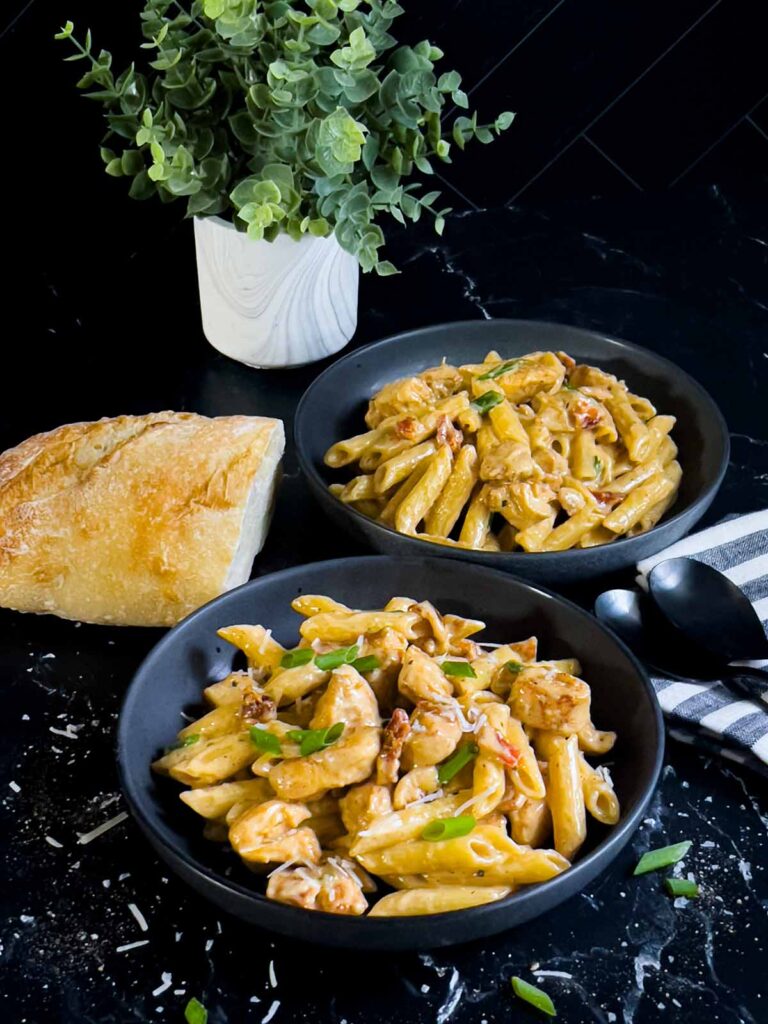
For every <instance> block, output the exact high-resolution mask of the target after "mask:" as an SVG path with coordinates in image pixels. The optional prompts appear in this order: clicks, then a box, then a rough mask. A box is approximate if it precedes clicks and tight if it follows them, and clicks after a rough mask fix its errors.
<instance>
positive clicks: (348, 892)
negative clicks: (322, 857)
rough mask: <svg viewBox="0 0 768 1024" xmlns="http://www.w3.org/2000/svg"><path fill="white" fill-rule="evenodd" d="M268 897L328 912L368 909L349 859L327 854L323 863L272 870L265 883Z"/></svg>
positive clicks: (361, 912) (362, 911)
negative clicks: (327, 856)
mask: <svg viewBox="0 0 768 1024" xmlns="http://www.w3.org/2000/svg"><path fill="white" fill-rule="evenodd" d="M358 870H361V869H358ZM267 898H268V899H271V900H277V902H278V903H287V904H288V905H289V906H292V907H303V908H304V909H305V910H324V911H326V912H327V913H329V914H352V915H359V914H364V913H365V911H366V910H367V909H368V901H367V900H366V898H365V896H364V895H363V890H362V885H361V883H360V880H359V878H358V876H357V874H355V872H354V871H353V870H352V862H351V861H345V860H342V859H341V858H337V857H329V858H328V859H327V860H326V861H324V862H323V863H322V864H317V865H312V866H306V867H291V868H287V869H286V870H285V871H278V872H273V874H272V875H271V876H270V879H269V882H268V883H267Z"/></svg>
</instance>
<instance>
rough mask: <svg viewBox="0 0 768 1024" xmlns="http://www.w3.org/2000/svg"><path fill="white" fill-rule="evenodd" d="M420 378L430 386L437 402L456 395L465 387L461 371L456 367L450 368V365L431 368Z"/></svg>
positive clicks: (443, 364)
mask: <svg viewBox="0 0 768 1024" xmlns="http://www.w3.org/2000/svg"><path fill="white" fill-rule="evenodd" d="M419 376H420V377H421V379H422V380H423V381H425V382H426V383H427V384H428V385H429V389H430V391H431V392H432V394H433V395H434V398H435V400H436V401H439V400H440V399H441V398H448V397H449V395H454V394H455V393H456V392H457V391H460V390H461V388H462V387H463V386H464V379H463V377H462V375H461V370H459V369H458V368H457V367H455V366H450V365H449V364H448V363H441V364H440V365H439V366H431V367H430V368H429V369H428V370H424V371H423V372H422V373H421V374H420V375H419Z"/></svg>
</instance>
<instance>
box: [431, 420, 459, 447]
mask: <svg viewBox="0 0 768 1024" xmlns="http://www.w3.org/2000/svg"><path fill="white" fill-rule="evenodd" d="M435 440H436V441H437V443H438V444H447V445H448V447H449V448H450V449H451V451H452V452H453V454H454V455H455V454H456V452H457V451H458V450H459V448H461V446H462V444H463V442H464V434H463V433H462V432H461V431H460V430H459V428H458V427H454V425H453V423H452V421H451V417H450V416H441V417H440V419H439V420H438V423H437V430H436V431H435Z"/></svg>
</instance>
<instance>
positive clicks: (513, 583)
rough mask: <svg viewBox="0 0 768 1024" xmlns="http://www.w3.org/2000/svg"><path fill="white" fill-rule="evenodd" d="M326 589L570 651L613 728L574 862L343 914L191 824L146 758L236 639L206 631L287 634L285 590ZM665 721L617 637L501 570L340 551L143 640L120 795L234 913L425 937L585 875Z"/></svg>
mask: <svg viewBox="0 0 768 1024" xmlns="http://www.w3.org/2000/svg"><path fill="white" fill-rule="evenodd" d="M301 593H305V594H307V593H309V594H312V593H314V594H318V593H326V594H329V595H330V596H332V597H334V598H336V599H337V600H339V601H342V602H344V603H345V604H348V605H350V606H351V607H355V608H380V607H382V606H383V604H384V603H385V602H386V601H387V600H389V598H390V597H392V596H394V595H407V596H409V597H413V598H415V599H416V600H429V601H432V602H433V603H434V604H435V605H436V607H437V608H438V609H440V611H442V612H453V613H455V614H457V615H465V616H471V617H472V618H480V619H483V620H484V621H485V622H486V623H487V629H486V630H485V631H484V632H483V634H481V635H480V637H479V639H482V640H488V641H491V642H502V641H508V640H510V639H517V638H521V637H526V636H530V635H531V634H534V635H536V636H538V638H539V643H540V651H541V654H542V656H544V657H551V658H563V657H573V656H575V657H577V658H579V660H580V661H581V662H582V667H583V675H584V678H585V679H586V680H587V681H588V682H589V684H590V686H591V688H592V709H593V715H594V721H595V724H596V725H597V726H598V727H599V728H605V729H613V730H615V731H616V733H617V734H618V740H617V742H616V746H615V748H614V749H613V750H612V751H611V756H610V760H611V774H612V776H613V781H614V785H615V787H616V793H617V795H618V797H619V801H620V803H621V820H620V821H619V823H618V824H617V825H616V826H615V827H614V828H605V827H603V826H601V825H599V824H597V822H590V826H589V834H588V837H587V843H586V844H585V846H584V847H583V849H582V850H581V851H580V853H579V856H578V858H577V859H576V862H575V863H574V865H573V867H572V868H570V869H569V870H568V871H565V872H564V873H563V874H561V875H558V876H557V877H556V878H553V879H551V880H550V881H548V882H544V883H543V884H541V885H531V886H525V887H523V888H521V889H520V890H519V891H518V892H515V893H513V894H512V895H511V896H508V897H507V898H506V899H504V900H499V901H498V902H496V903H488V904H486V905H485V906H480V907H472V908H470V909H468V910H456V911H453V912H450V913H446V914H430V915H426V916H424V917H400V918H396V917H392V918H385V917H379V918H367V917H346V916H343V915H337V914H326V913H321V912H318V911H311V910H303V909H301V908H299V907H290V906H286V905H284V904H282V903H275V902H274V901H272V900H268V899H267V898H266V897H265V896H263V895H262V893H261V891H260V890H261V889H263V882H261V883H260V882H259V881H258V880H257V878H256V877H255V876H254V875H253V874H251V873H250V872H248V871H247V870H246V869H245V868H244V867H243V866H242V864H240V863H239V861H238V860H237V858H235V857H234V855H233V854H231V853H228V852H227V850H226V849H225V848H224V847H222V846H221V845H220V844H218V843H212V842H209V841H208V840H205V839H203V838H202V836H201V834H200V833H201V827H200V820H199V819H197V818H196V817H195V815H194V814H193V813H192V812H191V811H190V810H189V809H188V808H187V807H185V806H184V805H183V804H182V802H181V801H180V800H179V795H178V794H179V791H180V787H179V786H178V785H177V784H176V783H172V782H169V780H166V779H159V778H158V777H157V776H154V775H153V773H152V772H151V771H150V767H149V765H150V762H151V761H152V760H153V759H154V758H155V757H156V756H157V754H158V752H159V751H160V750H162V749H163V747H164V746H165V744H167V743H168V742H170V741H171V740H172V739H173V737H174V736H175V735H176V732H177V730H178V729H179V727H180V726H181V725H182V724H183V720H182V718H181V712H182V711H183V710H187V711H192V712H193V713H194V712H195V711H197V710H198V709H199V704H200V699H201V692H202V689H203V687H205V686H207V685H208V684H209V683H211V682H214V681H215V680H217V679H221V678H222V677H223V676H225V675H226V674H227V673H228V672H229V671H230V669H231V667H232V662H233V658H234V656H235V651H234V648H232V647H230V646H229V645H228V644H225V643H223V642H222V641H221V640H220V639H219V637H218V636H217V635H216V630H217V629H218V628H219V627H220V626H223V625H228V624H230V623H233V622H259V623H262V624H264V625H266V626H270V627H272V628H273V630H274V635H275V636H276V637H277V639H278V640H280V641H282V642H283V643H284V644H288V645H291V644H293V643H295V641H296V637H297V635H298V627H299V624H300V622H301V617H300V616H299V615H297V614H296V613H295V612H294V611H292V609H291V607H290V602H291V601H292V600H293V598H294V597H296V596H297V595H298V594H301ZM663 751H664V727H663V724H662V720H661V712H660V711H659V706H658V702H657V701H656V698H655V696H654V693H653V690H652V688H651V684H650V681H649V680H648V677H647V676H646V674H645V672H644V671H643V669H642V668H641V667H640V665H639V664H638V662H637V661H636V660H635V658H634V657H633V656H632V655H631V654H630V653H629V651H628V650H627V648H626V647H624V646H623V644H621V643H620V641H618V640H617V639H616V638H615V637H614V636H613V635H612V634H610V633H609V632H608V631H607V630H606V629H605V628H604V627H603V626H602V625H601V624H600V623H599V622H598V621H597V619H595V618H593V617H592V616H591V615H588V614H587V613H586V612H585V611H583V610H582V609H581V608H577V607H576V605H573V604H571V603H570V602H569V601H565V600H564V599H563V598H560V597H557V596H556V595H555V594H551V593H549V592H547V591H545V590H542V589H540V588H538V587H535V586H532V585H531V584H528V583H524V582H523V581H522V580H518V579H515V578H514V577H513V576H507V575H505V574H504V573H500V572H493V571H491V570H488V569H481V568H479V567H478V566H474V565H464V564H462V563H460V562H453V561H449V560H448V559H436V558H418V559H416V558H403V559H397V560H395V559H392V558H375V557H373V558H371V557H368V558H342V559H338V560H336V561H332V562H316V563H315V564H314V565H305V566H299V567H297V568H295V569H287V570H286V571H285V572H279V573H275V574H274V575H272V576H264V577H262V578H261V579H257V580H253V581H252V582H251V583H246V584H245V585H244V586H242V587H238V589H237V590H231V591H230V592H229V593H228V594H224V595H223V596H222V597H218V598H216V600H215V601H211V603H210V604H207V605H205V606H204V607H203V608H200V609H199V610H198V611H196V612H194V613H193V614H192V615H190V616H189V617H188V618H187V619H185V620H184V621H183V622H181V623H180V624H179V625H178V626H176V628H175V629H172V630H171V632H170V633H168V634H167V635H166V636H165V637H163V639H162V640H161V641H160V643H159V644H158V645H157V646H156V647H155V648H154V650H153V651H152V652H151V653H150V655H149V656H148V658H147V659H146V661H145V662H144V664H143V665H142V666H141V668H140V669H139V671H138V673H137V674H136V677H135V679H134V680H133V682H132V683H131V686H130V689H129V690H128V693H127V695H126V698H125V703H124V704H123V708H122V711H121V713H120V723H119V726H118V765H119V769H120V779H121V783H122V787H123V792H124V793H125V797H126V800H127V801H128V806H129V807H130V809H131V811H132V813H133V814H134V816H135V818H136V820H137V822H138V824H139V825H140V827H141V828H142V830H143V831H144V832H145V833H146V835H147V838H148V839H149V841H150V842H151V843H152V845H153V846H154V848H155V849H156V850H157V852H158V854H159V855H160V856H161V857H162V858H163V860H165V861H166V862H167V863H168V864H169V865H170V867H171V868H172V869H173V870H174V871H175V872H176V873H177V874H178V875H179V876H180V877H181V878H183V879H184V880H185V881H186V882H187V883H188V884H189V885H191V886H192V888H194V889H196V890H197V892H198V893H200V895H201V896H204V897H206V898H207V899H209V900H211V901H212V902H213V903H215V904H216V905H217V906H219V907H221V908H222V909H223V910H226V911H228V912H229V913H232V914H235V915H236V916H237V917H240V918H242V919H243V920H245V921H247V922H249V923H251V924H257V925H261V926H263V927H265V928H269V929H272V930H273V931H276V932H280V933H282V934H283V935H288V936H291V937H293V938H298V939H306V940H308V941H311V942H317V943H322V944H323V945H326V946H342V947H347V948H353V949H429V948H430V947H433V946H449V945H453V944H455V943H458V942H467V941H468V940H470V939H477V938H481V937H483V936H488V935H493V934H495V933H496V932H500V931H502V930H504V929H506V928H510V927H512V926H513V925H517V924H521V923H522V922H524V921H528V920H530V919H531V918H532V917H536V916H537V915H539V914H542V913H544V912H545V911H547V910H550V909H551V908H552V907H555V906H556V905H557V904H558V903H561V902H562V901H563V900H565V899H567V898H568V897H569V896H573V895H574V894H575V893H577V892H579V890H581V889H582V888H583V887H584V886H585V885H588V884H589V882H591V881H592V879H594V878H595V877H596V875H598V874H599V873H600V872H601V871H603V870H604V869H605V868H606V867H607V866H608V864H610V862H611V861H612V860H613V859H614V857H616V855H617V854H618V853H619V851H620V850H621V848H622V847H623V846H624V844H625V843H626V842H627V841H628V840H629V838H630V836H631V835H632V833H633V831H634V830H635V829H636V828H637V826H638V824H639V823H640V821H641V820H642V818H643V816H644V814H645V810H646V807H647V805H648V802H649V800H650V798H651V795H652V793H653V790H654V787H655V785H656V782H657V779H658V776H659V771H660V769H661V763H662V755H663Z"/></svg>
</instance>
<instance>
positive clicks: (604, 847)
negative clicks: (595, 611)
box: [116, 555, 666, 942]
mask: <svg viewBox="0 0 768 1024" xmlns="http://www.w3.org/2000/svg"><path fill="white" fill-rule="evenodd" d="M425 561H426V562H432V563H435V564H436V566H439V567H440V570H441V571H444V570H445V562H446V560H445V559H444V558H431V559H429V558H427V559H425V558H423V557H414V556H408V557H405V558H400V557H398V558H395V557H392V556H390V555H350V556H346V557H342V558H332V559H326V560H320V561H317V562H308V563H305V564H303V565H295V566H291V567H289V568H287V569H282V570H280V571H278V572H274V573H267V574H265V575H264V576H258V577H256V578H255V579H252V580H249V581H248V582H247V583H243V584H242V585H241V586H239V587H235V588H233V589H232V590H229V591H227V592H226V593H224V594H221V595H219V596H218V597H215V598H213V600H211V601H208V602H207V603H206V604H204V605H202V606H201V607H200V608H197V609H196V610H195V611H193V612H192V613H191V614H189V615H187V616H186V617H185V618H184V619H182V620H181V621H180V622H178V623H177V624H176V625H175V626H174V627H173V628H172V629H170V630H169V631H168V632H167V633H166V634H165V635H164V636H163V637H162V638H161V639H160V640H159V641H158V643H156V644H155V645H154V647H153V648H152V649H151V650H150V651H149V653H148V654H147V655H146V657H145V658H144V659H143V660H142V662H141V664H140V665H139V667H138V669H137V670H136V672H135V673H134V675H133V677H132V679H131V682H130V683H129V685H128V688H127V690H126V692H125V695H124V697H123V701H122V703H121V706H120V714H119V718H118V723H117V730H116V737H117V752H116V760H117V769H118V778H119V782H120V788H121V790H122V793H123V796H124V797H125V800H126V803H127V804H128V808H129V810H130V811H131V814H132V815H133V817H134V819H135V820H136V821H137V823H138V824H139V826H140V828H141V830H142V831H143V832H144V833H145V834H146V835H147V836H148V837H149V838H150V840H151V842H152V844H153V845H155V846H156V848H157V847H162V849H163V850H165V851H166V852H167V853H168V855H169V857H170V859H171V861H181V862H182V863H183V864H184V866H185V869H186V870H187V871H191V872H192V873H194V874H195V875H196V876H197V877H202V878H204V879H205V880H206V882H208V883H209V884H211V885H213V886H215V887H216V888H218V890H219V891H221V892H226V893H228V894H229V895H230V896H235V897H236V898H238V899H241V900H245V901H247V902H250V903H251V905H253V906H255V907H260V906H264V905H268V906H269V908H270V911H271V912H275V913H281V914H282V916H283V919H284V920H290V919H291V918H294V919H295V920H297V921H298V920H299V919H301V920H306V919H307V918H306V915H307V914H311V915H312V918H311V920H312V921H315V922H318V926H319V925H320V923H322V922H326V923H328V924H331V923H333V922H335V924H336V925H337V927H339V926H341V927H344V926H346V927H365V928H366V929H369V930H371V931H372V932H373V933H378V934H379V935H381V936H383V935H385V934H386V933H387V931H389V930H392V931H394V930H395V928H398V927H399V928H402V927H403V922H404V921H407V920H408V921H413V922H414V927H416V922H424V924H425V925H426V926H428V927H429V926H433V927H435V926H437V925H439V923H440V922H441V921H444V922H448V921H453V920H458V918H457V917H456V915H458V914H461V915H463V916H464V917H465V918H466V917H468V916H470V915H471V916H473V917H478V916H482V915H484V914H487V913H489V912H492V911H500V910H502V909H510V908H511V907H522V908H524V907H526V906H527V905H529V904H530V903H531V902H532V901H535V900H536V898H537V896H538V895H539V894H542V893H544V892H546V893H549V894H556V893H557V892H558V890H560V889H561V888H571V887H572V885H573V884H574V883H575V884H576V891H578V889H579V888H580V886H579V884H578V883H579V880H580V879H581V878H582V877H583V876H587V878H586V881H585V883H584V884H586V882H588V881H589V879H590V878H592V877H596V876H598V875H600V874H602V872H603V870H605V868H607V866H608V864H604V865H600V864H599V861H601V860H602V859H603V858H605V857H606V856H608V858H609V860H608V863H610V862H611V861H613V859H614V856H615V855H616V854H618V853H619V851H620V850H621V849H622V847H623V846H624V845H625V843H626V842H627V841H628V840H629V838H630V837H631V835H632V834H633V833H634V832H635V831H636V829H637V828H638V826H639V824H640V819H641V818H642V816H643V815H644V814H645V812H646V809H647V807H648V804H649V802H650V800H651V798H652V796H653V794H654V792H655V791H656V787H657V786H658V782H659V776H660V774H661V770H662V767H663V764H664V752H665V745H666V734H665V728H664V717H663V715H662V711H661V706H660V704H659V701H658V698H657V697H656V692H655V690H654V688H653V685H652V683H651V680H650V677H649V675H648V672H647V671H646V669H645V668H644V667H643V665H642V664H641V663H640V661H639V660H638V659H637V658H636V657H635V655H634V654H633V653H632V651H631V650H630V649H629V647H627V645H626V644H625V643H624V642H623V641H622V640H621V639H620V638H619V637H618V636H617V635H616V634H615V633H614V632H613V630H611V629H610V628H609V627H608V626H606V625H604V623H602V622H601V621H600V620H599V619H598V618H597V617H596V616H594V615H592V614H591V613H590V612H588V611H587V610H586V609H584V608H581V607H580V606H579V605H577V604H575V603H574V602H573V601H570V600H569V599H568V598H566V597H563V596H561V595H560V594H557V593H556V592H555V591H553V590H550V589H549V588H548V587H545V586H542V585H541V584H539V583H538V582H534V581H530V580H526V579H523V578H522V577H519V576H515V575H513V574H511V573H509V572H505V571H504V570H502V569H493V568H489V567H486V566H480V565H477V564H475V563H472V562H465V561H459V560H457V559H451V561H454V562H455V563H456V565H457V568H458V566H459V565H460V566H461V567H462V568H461V570H460V571H462V572H465V573H468V574H469V575H477V574H480V575H486V576H487V575H488V574H490V575H492V576H495V577H497V579H498V581H499V582H503V583H505V584H506V583H510V582H511V583H512V584H517V585H518V586H522V587H523V588H524V589H525V590H527V591H533V592H537V593H538V594H539V595H540V596H543V597H545V598H546V599H547V600H548V601H555V602H556V603H559V604H561V605H564V606H565V607H566V608H567V609H568V610H569V612H571V613H572V614H574V615H576V617H577V618H579V619H583V620H586V621H589V622H590V623H591V624H592V625H596V626H597V628H598V629H599V630H600V631H601V632H603V633H604V634H606V635H607V637H608V638H609V640H611V641H613V643H614V644H615V645H616V646H617V647H618V648H619V650H620V652H621V653H622V654H623V655H624V657H625V658H626V659H627V660H628V661H629V663H630V665H631V667H632V668H633V669H634V671H635V674H636V675H637V677H638V679H639V681H640V683H641V685H642V688H643V690H644V691H645V694H646V696H647V697H648V701H649V705H650V709H651V713H652V719H653V732H654V735H653V736H650V737H649V740H650V741H652V742H653V744H654V746H655V755H654V759H653V765H652V767H651V770H650V774H649V777H648V779H647V780H646V782H645V784H644V785H643V787H642V790H641V792H640V794H639V796H638V800H637V804H636V806H635V808H634V809H633V810H632V812H631V813H630V814H629V815H627V817H626V818H624V819H622V820H621V821H619V823H618V824H616V825H614V826H612V827H611V829H610V831H609V832H608V833H607V834H606V835H605V836H604V837H603V838H602V839H601V840H600V841H599V842H598V844H597V845H596V846H595V847H594V849H592V850H590V851H589V853H587V854H586V855H585V856H584V857H583V858H582V859H579V860H577V861H576V863H574V864H572V866H571V867H570V868H568V870H567V871H564V872H562V873H561V874H559V875H556V876H555V877H554V878H550V879H549V880H548V881H546V882H539V883H536V884H535V885H529V886H524V887H523V888H522V889H520V890H518V891H516V892H512V893H510V895H509V896H506V897H504V899H501V900H495V901H493V902H491V903H486V904H481V905H480V906H476V907H465V908H463V909H461V910H452V911H448V912H443V913H439V914H421V915H418V916H417V917H413V918H403V917H392V918H386V917H382V918H368V917H367V916H363V917H351V918H343V920H344V924H340V920H339V915H338V914H332V913H329V912H326V911H317V910H312V911H309V910H306V909H304V908H302V907H291V906H288V905H284V904H279V903H276V901H274V900H269V899H267V897H266V896H265V895H263V894H262V893H259V892H254V891H253V890H252V889H249V888H247V887H246V886H244V885H241V884H240V883H239V882H237V881H233V880H232V879H230V878H227V877H225V876H224V875H222V874H221V873H220V872H217V871H215V870H213V869H212V868H209V867H208V866H207V865H205V864H201V863H200V862H199V861H198V860H197V859H196V858H195V857H193V856H190V855H189V854H186V853H184V852H183V851H181V850H180V849H179V847H178V845H177V844H174V843H173V842H171V841H169V840H168V839H167V838H166V837H165V835H163V834H162V833H161V832H160V831H158V830H157V829H156V828H155V825H154V823H153V821H152V815H151V814H149V813H147V812H146V811H145V809H144V798H143V797H142V795H141V792H140V791H139V789H138V785H137V779H138V776H134V775H133V773H131V772H130V771H129V769H128V766H127V764H126V763H125V755H126V750H127V749H128V748H129V739H128V719H129V717H131V715H132V712H133V709H134V706H135V705H136V704H137V703H138V702H139V700H140V698H139V691H140V689H142V687H141V685H140V684H141V682H142V680H143V677H144V676H145V675H146V674H147V672H149V671H151V670H152V669H153V667H154V663H155V662H156V661H158V660H160V659H161V658H162V656H163V655H164V654H165V651H166V649H167V648H168V647H170V646H172V645H173V644H174V643H175V642H176V636H177V634H178V633H179V632H181V630H182V628H185V627H187V626H188V625H189V624H190V623H191V622H194V621H195V620H196V619H198V618H202V617H203V616H204V615H206V614H208V612H209V610H210V609H211V608H213V607H215V606H217V605H220V604H225V603H226V601H227V599H228V598H230V596H231V595H233V594H238V593H240V592H243V591H246V590H258V589H259V588H260V587H262V586H265V585H266V586H268V585H269V583H270V582H272V581H273V580H275V579H276V578H280V579H288V578H290V577H292V576H300V575H301V573H303V572H305V571H306V569H307V568H314V567H316V566H324V567H326V568H327V570H328V571H334V570H335V569H336V568H341V569H343V568H345V567H349V568H351V567H353V566H355V567H358V568H361V569H362V568H364V566H365V565H370V564H371V563H378V564H381V563H382V562H388V563H396V564H397V565H398V566H402V565H403V564H407V563H411V564H414V565H419V566H423V564H424V562H425ZM147 770H148V771H149V765H147ZM613 851H615V853H614V852H613ZM596 861H597V862H598V866H597V868H596V870H594V871H593V870H592V869H593V867H594V865H595V862H596ZM565 898H567V897H563V899H565ZM555 902H556V903H557V902H560V901H558V900H556V901H555ZM544 912H546V910H544V911H542V913H544ZM534 916H539V913H538V912H534V914H531V915H530V917H534ZM363 921H365V922H366V923H365V925H363V924H362V922H363ZM348 922H355V924H351V925H350V924H349V923H348ZM264 927H266V928H269V927H270V926H269V924H268V923H267V922H265V924H264ZM457 941H459V942H460V941H461V939H459V940H457Z"/></svg>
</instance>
